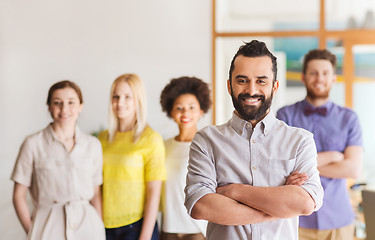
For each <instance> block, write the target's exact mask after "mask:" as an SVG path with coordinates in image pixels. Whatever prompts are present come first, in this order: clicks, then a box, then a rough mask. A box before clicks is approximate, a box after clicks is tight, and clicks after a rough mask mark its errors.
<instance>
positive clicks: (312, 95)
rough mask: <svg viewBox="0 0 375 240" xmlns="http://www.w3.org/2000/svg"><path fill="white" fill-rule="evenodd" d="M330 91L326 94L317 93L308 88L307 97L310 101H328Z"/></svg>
mask: <svg viewBox="0 0 375 240" xmlns="http://www.w3.org/2000/svg"><path fill="white" fill-rule="evenodd" d="M329 91H330V90H326V91H324V92H316V91H314V90H312V89H309V88H306V92H307V97H308V98H310V99H326V98H328V97H329Z"/></svg>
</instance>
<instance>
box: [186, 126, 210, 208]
mask: <svg viewBox="0 0 375 240" xmlns="http://www.w3.org/2000/svg"><path fill="white" fill-rule="evenodd" d="M207 142H209V139H207V137H205V136H204V134H202V133H201V132H198V133H197V134H196V135H195V137H194V139H193V141H192V143H191V146H190V152H189V165H188V173H187V176H186V187H185V207H186V209H187V211H188V214H189V215H191V211H192V209H193V207H194V205H195V203H196V202H197V201H198V200H199V199H200V198H202V197H203V196H205V195H206V194H209V193H215V192H216V187H217V182H216V170H215V163H214V159H212V157H211V156H213V155H212V150H211V149H212V148H210V147H209V144H207Z"/></svg>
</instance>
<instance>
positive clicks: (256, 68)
mask: <svg viewBox="0 0 375 240" xmlns="http://www.w3.org/2000/svg"><path fill="white" fill-rule="evenodd" d="M273 79H274V76H273V71H272V61H271V58H270V57H268V56H262V57H245V56H243V55H240V56H238V57H237V58H236V59H235V62H234V70H233V72H232V76H231V83H230V81H229V80H228V92H229V94H230V95H231V97H232V101H233V105H234V108H235V109H236V111H235V112H236V114H237V115H238V116H239V117H241V118H242V119H244V120H247V121H250V122H251V123H252V124H253V125H255V124H256V123H257V122H259V121H260V120H262V119H263V118H264V117H265V115H266V114H267V113H268V112H269V109H270V106H271V102H272V97H273V94H274V93H276V91H277V89H278V87H279V82H278V81H276V82H274V81H273Z"/></svg>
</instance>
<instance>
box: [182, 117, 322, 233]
mask: <svg viewBox="0 0 375 240" xmlns="http://www.w3.org/2000/svg"><path fill="white" fill-rule="evenodd" d="M316 157H317V152H316V147H315V143H314V140H313V135H312V134H311V133H310V132H308V131H306V130H303V129H300V128H294V127H289V126H287V125H286V124H285V123H284V122H282V121H280V120H278V119H276V118H275V115H274V114H273V113H272V112H270V113H269V114H268V115H267V116H266V117H265V118H264V119H263V120H262V121H261V122H259V123H258V124H257V125H256V126H255V128H254V129H252V125H251V123H250V122H247V121H245V120H243V119H241V118H239V117H238V116H237V115H236V114H233V117H232V119H230V120H229V121H228V122H227V123H226V124H223V125H220V126H209V127H206V128H204V129H202V130H200V131H199V132H198V133H197V134H196V135H195V137H194V139H193V142H192V144H191V148H190V157H189V166H188V174H187V180H186V181H187V182H186V184H187V185H186V188H185V195H186V196H185V206H186V208H187V210H188V213H189V214H191V210H192V208H193V206H194V204H195V203H196V202H197V201H198V200H199V199H200V198H201V197H203V196H205V195H206V194H209V193H216V188H217V187H219V186H223V185H227V184H230V183H242V184H249V185H253V186H261V187H276V186H282V185H285V182H286V179H287V178H288V176H290V174H291V173H292V172H293V171H296V170H299V171H300V172H301V173H302V172H306V173H307V175H308V177H309V179H308V180H307V181H306V182H305V183H304V184H303V185H302V186H301V187H302V188H303V189H304V190H306V191H307V192H308V193H309V194H310V195H311V197H312V198H313V199H314V201H315V204H316V207H315V211H316V210H318V209H319V208H320V206H321V205H322V200H323V188H322V186H321V184H320V179H319V172H318V170H317V162H316ZM224 207H225V206H223V208H224ZM207 239H208V240H210V239H211V240H222V239H223V240H224V239H225V240H232V239H236V240H237V239H244V240H250V239H253V240H255V239H257V240H258V239H261V240H270V239H272V240H276V239H280V240H281V239H288V240H293V239H298V217H293V218H289V219H279V220H275V221H271V222H264V223H258V224H249V225H241V226H224V225H219V224H215V223H209V224H208V228H207Z"/></svg>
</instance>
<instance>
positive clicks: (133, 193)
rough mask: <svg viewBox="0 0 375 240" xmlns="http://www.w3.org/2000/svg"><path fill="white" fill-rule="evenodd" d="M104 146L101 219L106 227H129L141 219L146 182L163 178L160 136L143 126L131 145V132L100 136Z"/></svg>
mask: <svg viewBox="0 0 375 240" xmlns="http://www.w3.org/2000/svg"><path fill="white" fill-rule="evenodd" d="M99 140H100V142H101V143H102V146H103V220H104V225H105V227H106V228H117V227H122V226H126V225H129V224H131V223H134V222H136V221H138V220H140V219H141V218H142V217H143V211H144V203H145V198H146V192H145V190H146V182H148V181H157V180H165V179H166V170H165V164H164V162H165V149H164V143H163V139H162V137H161V136H160V135H159V134H158V133H157V132H155V131H154V130H152V129H151V128H150V127H148V126H147V127H146V128H145V130H144V132H143V134H142V136H141V138H140V139H139V140H138V141H137V142H136V143H134V142H133V132H131V131H130V132H118V133H116V136H115V138H114V140H113V141H112V142H109V141H108V131H107V130H105V131H103V132H101V133H100V134H99Z"/></svg>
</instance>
